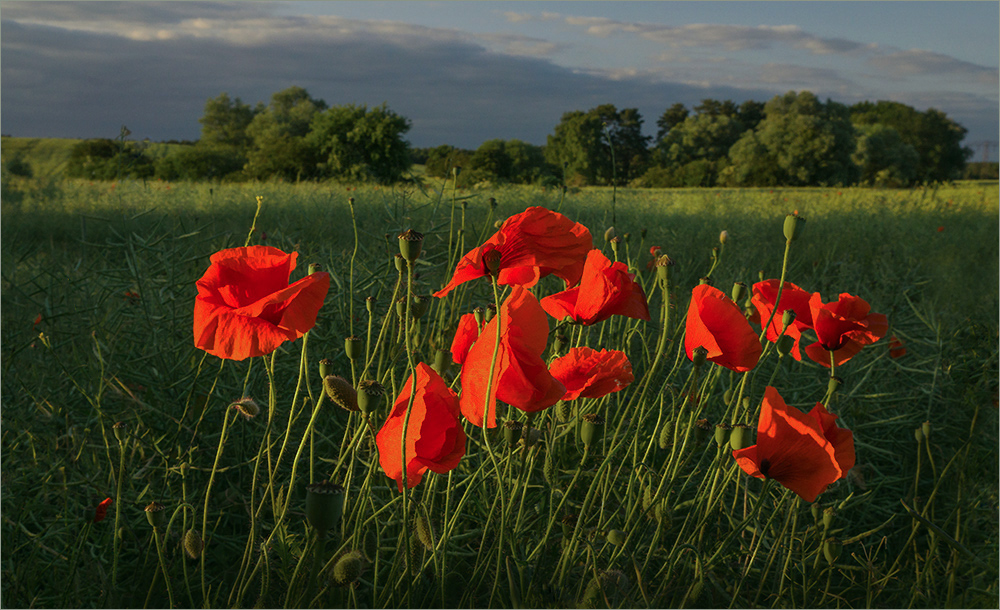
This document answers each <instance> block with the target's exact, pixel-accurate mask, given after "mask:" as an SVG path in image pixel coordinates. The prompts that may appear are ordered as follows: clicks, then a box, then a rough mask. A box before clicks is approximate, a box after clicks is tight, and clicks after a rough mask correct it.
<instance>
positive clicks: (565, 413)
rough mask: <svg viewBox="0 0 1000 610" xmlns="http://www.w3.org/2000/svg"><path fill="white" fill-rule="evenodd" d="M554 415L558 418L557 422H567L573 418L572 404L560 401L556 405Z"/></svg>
mask: <svg viewBox="0 0 1000 610" xmlns="http://www.w3.org/2000/svg"><path fill="white" fill-rule="evenodd" d="M556 415H557V416H558V417H559V421H561V422H568V421H569V420H570V418H572V417H573V403H572V402H570V401H566V400H562V399H560V400H559V402H557V403H556Z"/></svg>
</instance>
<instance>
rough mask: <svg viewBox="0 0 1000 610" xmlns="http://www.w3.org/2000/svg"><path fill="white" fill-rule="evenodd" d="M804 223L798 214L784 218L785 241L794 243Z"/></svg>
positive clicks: (803, 219)
mask: <svg viewBox="0 0 1000 610" xmlns="http://www.w3.org/2000/svg"><path fill="white" fill-rule="evenodd" d="M805 222H806V219H805V218H802V217H801V216H799V215H798V214H789V215H787V216H785V226H784V232H785V239H787V240H788V241H795V240H796V239H798V238H799V236H800V235H802V228H803V225H804V224H805ZM762 281H763V280H762Z"/></svg>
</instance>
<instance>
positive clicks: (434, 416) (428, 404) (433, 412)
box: [375, 362, 465, 491]
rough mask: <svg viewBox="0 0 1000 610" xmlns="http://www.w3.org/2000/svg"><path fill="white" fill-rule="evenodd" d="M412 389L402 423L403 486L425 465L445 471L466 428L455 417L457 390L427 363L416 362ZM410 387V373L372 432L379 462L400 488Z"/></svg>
mask: <svg viewBox="0 0 1000 610" xmlns="http://www.w3.org/2000/svg"><path fill="white" fill-rule="evenodd" d="M415 374H416V380H417V386H416V392H415V393H413V407H412V409H411V410H410V421H409V423H408V425H407V426H406V486H407V487H408V488H411V487H414V486H416V485H418V484H419V483H420V481H421V480H422V479H423V476H424V473H425V472H427V471H428V470H431V471H433V472H437V473H446V472H448V471H450V470H452V469H454V468H455V467H456V466H458V463H459V461H461V459H462V456H464V455H465V430H464V429H463V428H462V423H461V421H460V419H459V416H460V410H459V406H458V396H456V395H455V393H454V392H452V391H451V389H450V388H449V387H448V385H447V384H446V383H445V382H444V379H442V378H441V376H440V375H438V374H437V373H436V372H435V371H434V369H432V368H431V367H429V366H427V364H426V363H423V362H421V363H419V364H417V366H416V372H415ZM412 390H413V375H411V376H410V377H409V378H408V379H407V380H406V383H404V384H403V387H402V389H401V391H400V393H399V396H397V397H396V401H395V402H394V403H393V405H392V411H391V412H390V413H389V417H388V418H387V419H386V420H385V423H384V424H383V425H382V429H381V430H379V431H378V434H376V435H375V444H376V445H377V446H378V453H379V465H381V466H382V470H383V471H385V474H386V475H387V476H388V477H389V478H390V479H393V480H395V481H396V485H397V487H398V488H399V491H403V461H402V458H403V456H402V442H403V426H404V424H406V408H407V405H408V404H409V401H410V394H411V391H412Z"/></svg>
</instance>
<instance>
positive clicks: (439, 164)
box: [424, 144, 473, 178]
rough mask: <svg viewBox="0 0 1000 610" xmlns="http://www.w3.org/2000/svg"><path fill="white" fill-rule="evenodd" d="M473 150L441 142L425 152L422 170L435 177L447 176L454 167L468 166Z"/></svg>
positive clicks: (449, 175)
mask: <svg viewBox="0 0 1000 610" xmlns="http://www.w3.org/2000/svg"><path fill="white" fill-rule="evenodd" d="M472 155H473V151H471V150H465V149H462V148H455V147H454V146H451V145H448V144H442V145H441V146H437V147H435V148H432V149H430V150H429V151H428V152H427V161H426V162H425V163H424V171H425V172H426V173H427V175H428V176H432V177H435V178H449V177H451V175H452V170H453V169H454V168H456V167H460V168H465V167H469V163H470V161H471V159H472Z"/></svg>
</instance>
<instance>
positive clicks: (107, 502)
mask: <svg viewBox="0 0 1000 610" xmlns="http://www.w3.org/2000/svg"><path fill="white" fill-rule="evenodd" d="M113 503H114V500H112V499H111V498H105V499H104V500H101V503H100V504H98V505H97V508H96V509H94V523H100V522H101V521H104V518H105V517H107V516H108V507H109V506H111V505H112V504H113Z"/></svg>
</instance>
